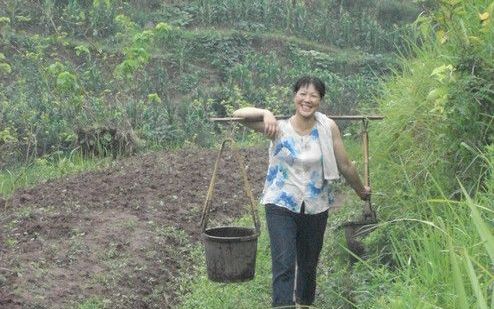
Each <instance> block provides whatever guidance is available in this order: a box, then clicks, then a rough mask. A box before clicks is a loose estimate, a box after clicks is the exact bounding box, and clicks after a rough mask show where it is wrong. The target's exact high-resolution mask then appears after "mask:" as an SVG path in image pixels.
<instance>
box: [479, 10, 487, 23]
mask: <svg viewBox="0 0 494 309" xmlns="http://www.w3.org/2000/svg"><path fill="white" fill-rule="evenodd" d="M479 18H480V20H481V21H484V20H487V19H489V12H484V13H482V14H480V13H479Z"/></svg>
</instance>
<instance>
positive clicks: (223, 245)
mask: <svg viewBox="0 0 494 309" xmlns="http://www.w3.org/2000/svg"><path fill="white" fill-rule="evenodd" d="M202 237H203V240H204V245H205V251H206V265H207V271H208V278H209V280H211V281H215V282H224V283H228V282H243V281H248V280H252V279H253V278H254V274H255V268H256V253H257V238H258V237H259V233H258V232H257V231H256V230H255V229H252V228H245V227H228V226H226V227H216V228H210V229H207V230H205V231H204V232H203V234H202Z"/></svg>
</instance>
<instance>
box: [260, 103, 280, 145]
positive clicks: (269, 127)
mask: <svg viewBox="0 0 494 309" xmlns="http://www.w3.org/2000/svg"><path fill="white" fill-rule="evenodd" d="M263 123H264V134H266V135H267V136H268V137H269V138H274V137H275V136H276V134H278V122H277V120H276V118H275V117H274V115H273V113H271V112H270V111H268V110H264V114H263Z"/></svg>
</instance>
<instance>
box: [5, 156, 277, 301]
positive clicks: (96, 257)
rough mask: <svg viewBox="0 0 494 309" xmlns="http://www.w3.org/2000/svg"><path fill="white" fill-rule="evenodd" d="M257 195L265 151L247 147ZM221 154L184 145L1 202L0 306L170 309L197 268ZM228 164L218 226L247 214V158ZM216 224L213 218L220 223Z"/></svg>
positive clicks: (220, 187) (228, 159) (219, 194)
mask: <svg viewBox="0 0 494 309" xmlns="http://www.w3.org/2000/svg"><path fill="white" fill-rule="evenodd" d="M241 154H242V156H243V157H244V160H245V165H246V166H247V172H248V176H249V180H250V184H251V185H252V191H253V194H254V197H256V198H257V197H258V196H259V194H260V192H261V190H262V185H263V183H264V177H265V173H266V168H267V149H244V150H241ZM216 156H217V151H215V150H204V149H196V148H193V149H186V150H179V151H169V152H157V153H150V154H146V155H141V156H136V157H132V158H128V159H125V160H121V161H118V162H117V163H116V164H115V165H114V166H113V167H111V168H108V169H105V170H101V171H96V172H87V173H82V174H78V175H74V176H71V177H66V178H63V179H58V180H53V181H50V182H47V183H44V184H41V185H38V186H35V187H32V188H28V189H22V190H19V191H17V192H16V193H15V194H14V195H13V197H12V198H11V199H10V200H8V201H7V202H6V203H5V205H3V206H2V207H0V308H73V307H77V306H78V304H82V303H84V304H88V303H91V300H92V299H93V300H94V302H96V303H101V302H103V304H104V306H105V308H171V307H174V306H175V305H176V304H177V301H178V293H179V292H178V291H177V288H178V286H179V282H178V281H177V280H178V278H177V277H178V274H179V272H180V271H181V270H183V269H189V268H190V267H191V259H190V251H191V249H192V246H193V244H194V243H197V241H199V239H200V234H201V231H200V227H199V221H200V218H201V213H202V208H203V204H204V200H205V198H206V193H207V190H208V186H209V182H210V179H211V174H212V170H213V165H214V162H215V160H216ZM224 158H225V159H224V160H222V161H221V164H220V167H219V173H218V181H217V185H216V190H215V191H214V198H213V204H212V213H211V219H212V220H215V221H216V222H214V224H228V223H229V222H231V221H232V220H233V219H234V218H238V217H239V216H241V215H242V214H245V213H246V212H247V210H248V208H247V207H246V205H248V203H249V200H248V199H247V197H246V196H245V194H244V192H243V182H242V178H241V174H240V171H239V167H238V166H239V164H238V162H236V160H235V156H233V153H232V152H231V151H227V152H226V153H225V155H224ZM212 224H213V223H211V225H212Z"/></svg>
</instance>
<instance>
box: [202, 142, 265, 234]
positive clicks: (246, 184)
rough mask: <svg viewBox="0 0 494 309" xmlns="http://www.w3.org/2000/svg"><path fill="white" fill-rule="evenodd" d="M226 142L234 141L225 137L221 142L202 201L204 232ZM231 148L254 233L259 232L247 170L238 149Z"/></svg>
mask: <svg viewBox="0 0 494 309" xmlns="http://www.w3.org/2000/svg"><path fill="white" fill-rule="evenodd" d="M228 142H230V143H231V144H232V145H234V144H235V141H234V140H233V139H232V138H227V139H225V140H224V141H223V142H222V143H221V148H220V150H219V152H218V156H217V157H216V162H215V163H214V170H213V175H212V177H211V182H210V183H209V189H208V193H207V196H206V201H205V202H204V207H203V210H202V217H201V230H202V232H204V231H205V230H206V228H207V224H208V220H209V212H210V209H211V203H212V200H213V192H214V187H215V185H216V175H217V172H218V166H219V161H220V159H221V156H222V154H223V150H224V149H225V145H226V144H227V143H228ZM232 150H234V153H235V156H236V158H237V162H238V163H239V165H240V172H241V173H242V178H243V181H244V192H245V194H246V195H247V197H248V198H249V200H250V210H251V213H252V218H253V219H254V226H255V229H256V233H257V234H260V232H261V228H260V224H259V217H258V215H257V211H256V208H255V204H256V203H255V200H254V196H253V195H252V190H251V186H250V183H249V179H248V178H247V172H246V170H245V164H244V160H243V158H242V156H241V155H240V152H239V151H237V150H235V149H234V147H232Z"/></svg>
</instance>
